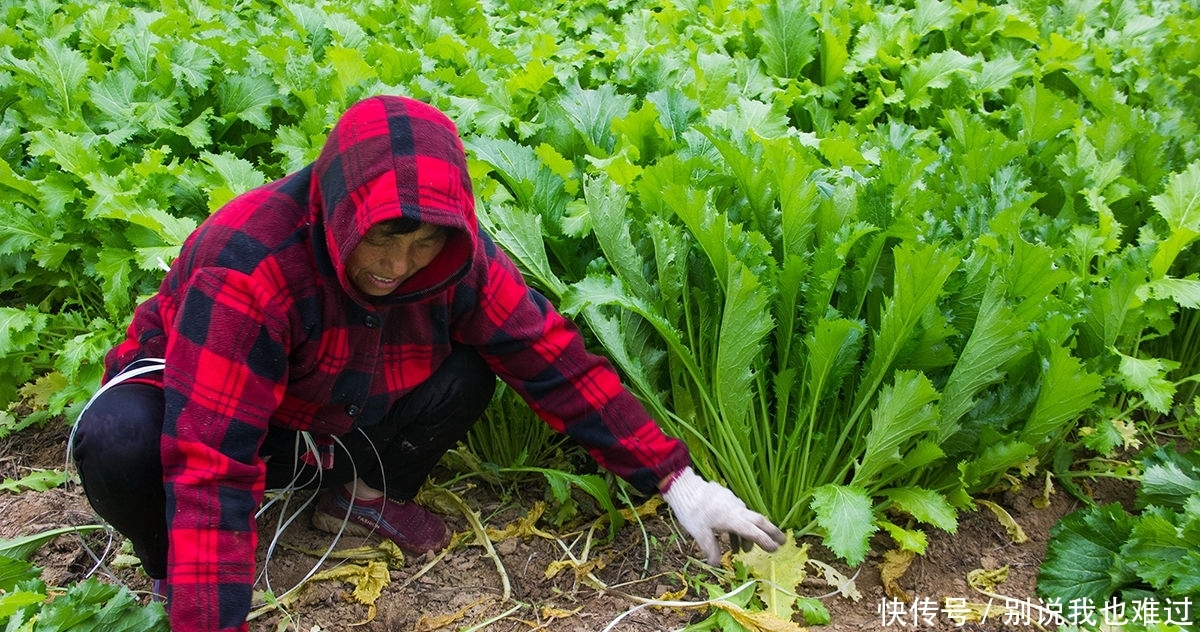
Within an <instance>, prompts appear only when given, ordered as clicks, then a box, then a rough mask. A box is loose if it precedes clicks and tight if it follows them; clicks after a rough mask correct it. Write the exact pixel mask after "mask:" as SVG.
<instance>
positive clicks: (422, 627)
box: [413, 597, 488, 632]
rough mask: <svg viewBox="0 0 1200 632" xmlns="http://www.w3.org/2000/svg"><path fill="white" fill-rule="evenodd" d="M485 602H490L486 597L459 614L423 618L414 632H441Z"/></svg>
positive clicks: (418, 620)
mask: <svg viewBox="0 0 1200 632" xmlns="http://www.w3.org/2000/svg"><path fill="white" fill-rule="evenodd" d="M485 601H488V599H487V598H486V597H485V598H483V599H476V600H475V601H472V602H471V603H469V604H467V605H465V606H463V607H462V608H461V609H460V610H459V611H458V612H455V613H452V614H441V615H434V616H424V617H421V618H420V619H417V623H416V628H415V629H414V631H413V632H432V631H433V630H439V629H441V628H444V627H446V626H448V625H452V624H454V623H457V622H459V621H461V620H462V619H463V618H464V617H466V616H467V613H468V612H470V611H471V610H472V609H473V608H475V607H476V606H478V605H479V604H481V603H484V602H485Z"/></svg>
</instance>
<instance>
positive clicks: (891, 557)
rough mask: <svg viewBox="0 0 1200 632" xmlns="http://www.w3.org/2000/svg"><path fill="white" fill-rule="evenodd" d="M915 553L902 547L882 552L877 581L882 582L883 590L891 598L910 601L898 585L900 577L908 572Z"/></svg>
mask: <svg viewBox="0 0 1200 632" xmlns="http://www.w3.org/2000/svg"><path fill="white" fill-rule="evenodd" d="M914 557H916V553H913V552H912V551H907V550H904V549H896V550H893V551H887V552H885V553H884V554H883V564H882V565H880V567H879V581H880V582H881V583H882V584H883V592H884V593H886V594H887V596H888V597H891V598H892V599H899V600H900V601H903V602H908V601H911V599H910V598H909V596H908V593H907V592H905V591H904V589H903V588H901V587H900V578H901V577H904V573H906V572H908V567H909V566H910V565H911V564H912V561H913V558H914Z"/></svg>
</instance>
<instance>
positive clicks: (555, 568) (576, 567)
mask: <svg viewBox="0 0 1200 632" xmlns="http://www.w3.org/2000/svg"><path fill="white" fill-rule="evenodd" d="M604 566H605V561H604V558H599V557H598V558H594V559H590V560H586V561H583V562H576V561H575V560H555V561H553V562H550V563H549V564H548V565H546V572H545V573H544V575H545V577H546V579H551V578H553V577H555V576H556V575H558V574H559V573H561V572H562V571H563V570H564V569H568V568H569V569H571V570H572V571H573V572H574V573H575V579H576V580H582V579H583V578H584V577H586V576H587V575H588V573H591V572H593V571H596V570H599V569H602V568H604Z"/></svg>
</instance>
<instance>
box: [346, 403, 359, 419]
mask: <svg viewBox="0 0 1200 632" xmlns="http://www.w3.org/2000/svg"><path fill="white" fill-rule="evenodd" d="M361 412H362V409H361V408H359V407H358V406H356V405H354V404H350V405H349V406H346V414H347V415H350V416H351V417H357V416H358V413H361Z"/></svg>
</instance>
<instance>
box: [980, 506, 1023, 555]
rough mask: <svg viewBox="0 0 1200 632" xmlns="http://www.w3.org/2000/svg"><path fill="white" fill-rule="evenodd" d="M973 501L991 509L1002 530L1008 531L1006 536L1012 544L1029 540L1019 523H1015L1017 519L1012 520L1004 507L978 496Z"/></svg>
mask: <svg viewBox="0 0 1200 632" xmlns="http://www.w3.org/2000/svg"><path fill="white" fill-rule="evenodd" d="M975 502H977V503H979V504H981V505H983V506H984V507H987V508H988V509H990V510H992V513H993V514H995V515H996V519H997V520H999V521H1000V524H1002V525H1004V530H1005V531H1007V532H1008V537H1009V538H1010V539H1011V540H1012V541H1013V543H1014V544H1024V543H1025V542H1028V541H1029V536H1027V535H1025V530H1024V529H1022V528H1021V525H1019V524H1017V521H1016V520H1014V519H1013V517H1012V516H1011V515H1009V513H1008V512H1007V511H1005V510H1004V507H1001V506H1000V505H997V504H996V503H994V502H991V501H988V500H982V499H979V498H977V499H975Z"/></svg>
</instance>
